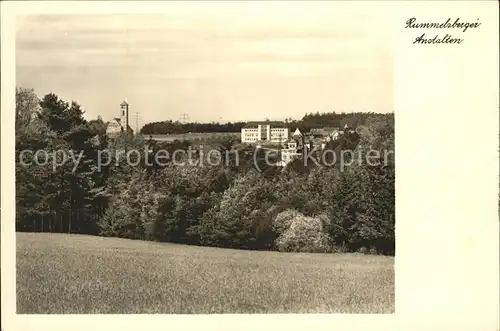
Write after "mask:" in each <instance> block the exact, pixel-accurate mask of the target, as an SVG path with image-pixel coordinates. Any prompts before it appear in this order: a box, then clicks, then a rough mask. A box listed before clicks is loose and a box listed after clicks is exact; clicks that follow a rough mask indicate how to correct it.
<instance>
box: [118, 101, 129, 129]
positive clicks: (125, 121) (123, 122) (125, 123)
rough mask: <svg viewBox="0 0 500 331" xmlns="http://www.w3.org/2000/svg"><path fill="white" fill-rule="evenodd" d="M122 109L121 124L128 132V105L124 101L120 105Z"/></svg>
mask: <svg viewBox="0 0 500 331" xmlns="http://www.w3.org/2000/svg"><path fill="white" fill-rule="evenodd" d="M120 108H121V116H120V124H121V126H122V129H123V131H124V132H128V103H127V101H126V100H124V101H123V102H122V103H121V104H120Z"/></svg>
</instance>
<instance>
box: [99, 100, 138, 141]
mask: <svg viewBox="0 0 500 331" xmlns="http://www.w3.org/2000/svg"><path fill="white" fill-rule="evenodd" d="M128 114H129V104H128V103H127V101H123V102H122V103H121V104H120V117H115V118H113V120H112V121H110V122H109V123H108V126H107V128H106V134H107V135H108V136H109V137H110V138H116V137H118V136H119V135H120V134H122V133H123V132H127V133H131V134H132V133H133V132H134V131H133V130H132V128H131V127H130V125H129V116H128Z"/></svg>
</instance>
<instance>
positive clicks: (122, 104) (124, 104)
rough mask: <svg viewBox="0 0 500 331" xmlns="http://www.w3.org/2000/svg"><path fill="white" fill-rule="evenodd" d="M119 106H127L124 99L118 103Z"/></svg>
mask: <svg viewBox="0 0 500 331" xmlns="http://www.w3.org/2000/svg"><path fill="white" fill-rule="evenodd" d="M120 106H122V107H123V106H128V103H127V101H126V100H123V102H122V103H121V104H120Z"/></svg>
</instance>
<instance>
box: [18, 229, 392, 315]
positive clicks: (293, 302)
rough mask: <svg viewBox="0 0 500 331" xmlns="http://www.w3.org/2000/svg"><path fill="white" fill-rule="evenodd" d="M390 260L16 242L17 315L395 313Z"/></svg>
mask: <svg viewBox="0 0 500 331" xmlns="http://www.w3.org/2000/svg"><path fill="white" fill-rule="evenodd" d="M393 311H394V258H393V257H383V256H366V255H360V254H299V253H278V252H258V251H241V250H231V249H221V248H208V247H195V246H184V245H176V244H168V243H155V242H144V241H134V240H126V239H117V238H103V237H94V236H85V235H66V234H47V233H17V313H20V314H26V313H163V314H168V313H200V314H203V313H307V312H316V313H319V312H321V313H392V312H393Z"/></svg>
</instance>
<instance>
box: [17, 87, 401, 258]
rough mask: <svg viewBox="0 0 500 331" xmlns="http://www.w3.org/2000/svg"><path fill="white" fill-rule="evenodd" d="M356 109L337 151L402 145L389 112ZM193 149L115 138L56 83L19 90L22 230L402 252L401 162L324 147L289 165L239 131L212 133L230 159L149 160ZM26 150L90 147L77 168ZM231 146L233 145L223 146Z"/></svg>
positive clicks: (182, 143)
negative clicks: (245, 140)
mask: <svg viewBox="0 0 500 331" xmlns="http://www.w3.org/2000/svg"><path fill="white" fill-rule="evenodd" d="M321 116H323V115H321ZM329 116H330V118H338V117H337V115H336V114H335V115H329ZM325 117H328V116H326V115H325ZM313 118H316V117H314V116H313ZM359 118H360V120H359V123H358V126H359V127H360V128H361V129H360V130H357V132H356V133H353V134H349V133H346V134H345V135H342V136H341V137H340V138H339V139H338V140H335V141H332V142H330V143H328V146H327V148H326V150H330V151H333V153H332V154H331V155H339V154H340V153H342V151H343V150H354V151H356V152H363V151H366V150H368V149H370V150H373V149H375V150H379V151H384V150H393V149H394V116H393V115H392V114H387V115H373V114H364V115H363V116H361V115H359ZM325 126H326V125H325ZM145 147H147V148H145ZM197 148H198V146H194V145H192V142H189V141H179V140H176V141H173V142H159V141H153V140H145V139H144V138H142V136H137V137H130V136H123V137H119V138H117V139H113V140H110V139H109V138H108V137H107V135H106V123H104V122H103V121H102V119H101V118H98V119H95V120H91V121H87V120H85V118H84V117H83V111H82V108H81V107H80V105H78V104H77V103H75V102H71V103H69V102H66V101H63V100H61V99H60V98H58V97H57V96H56V95H55V94H52V93H51V94H47V95H45V96H44V97H43V98H41V99H38V97H37V96H36V95H35V94H34V92H33V90H30V89H25V88H18V89H17V90H16V156H17V157H16V229H17V231H34V232H63V233H81V234H91V235H101V236H112V237H121V238H129V239H140V240H153V241H160V242H174V243H182V244H190V245H202V246H214V247H225V248H239V249H250V250H279V251H300V252H355V251H362V252H372V253H382V254H394V247H395V246H394V244H395V237H394V225H395V202H394V201H395V200H394V189H395V188H394V180H395V172H394V162H393V160H391V161H390V162H389V163H387V162H386V163H383V162H380V164H379V165H376V166H373V165H368V164H366V163H360V164H357V163H355V162H354V163H353V164H352V166H349V167H346V168H345V169H343V170H341V168H340V165H339V164H338V163H336V164H328V165H324V164H318V163H317V162H313V160H312V158H317V159H318V160H319V159H322V157H321V156H322V155H321V153H324V151H323V152H318V153H317V154H315V155H314V157H312V158H311V160H310V162H308V163H303V162H302V160H299V159H298V160H295V161H294V162H292V163H291V164H290V165H289V166H287V167H286V168H284V169H283V168H281V167H278V166H274V165H272V164H269V163H268V162H265V158H266V156H265V155H264V154H263V153H264V152H263V151H262V150H255V149H254V147H252V146H248V145H242V144H238V143H237V141H235V140H234V138H231V137H224V138H223V139H221V140H220V141H218V142H214V143H213V146H212V148H214V149H217V150H218V151H219V152H220V155H221V156H222V158H223V159H224V160H223V161H224V162H221V163H220V164H215V165H210V164H204V166H198V165H196V164H194V165H190V164H186V165H184V166H178V165H176V164H175V163H174V162H173V160H172V159H168V158H167V160H166V161H165V162H164V163H163V164H158V163H157V162H154V159H153V156H154V155H155V153H156V152H157V151H159V150H167V151H170V152H173V151H175V150H178V149H183V150H187V149H194V151H195V154H196V153H198V154H200V153H201V151H200V150H198V149H197ZM26 149H31V150H40V149H44V150H47V151H56V150H63V151H68V152H69V151H70V150H71V151H76V152H83V154H82V155H83V156H82V159H81V161H80V163H79V166H78V167H77V168H76V169H73V164H69V163H68V164H65V165H64V166H61V167H59V168H57V169H56V170H55V171H54V169H53V168H52V165H50V164H46V165H36V164H34V163H32V164H30V165H29V166H25V165H23V164H21V162H20V160H19V156H20V154H21V151H23V150H26ZM103 149H107V150H109V151H111V153H108V154H106V155H105V157H109V158H110V159H105V160H102V159H101V162H102V164H97V160H98V158H97V154H98V153H99V152H98V151H99V150H103ZM124 149H125V150H127V149H137V150H139V151H142V150H145V149H148V150H149V151H150V153H149V154H147V156H146V157H145V158H144V159H143V160H137V161H138V162H137V163H138V164H137V165H131V164H130V163H129V162H127V161H126V159H125V158H119V157H117V156H116V155H117V153H113V151H118V150H124ZM231 150H236V153H226V152H227V151H231ZM169 154H170V155H171V154H172V153H169ZM200 155H201V154H200ZM236 155H237V157H236ZM27 157H28V158H29V156H27ZM275 157H276V159H279V155H275ZM28 161H29V160H28ZM25 162H26V160H25ZM256 164H257V166H256Z"/></svg>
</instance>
